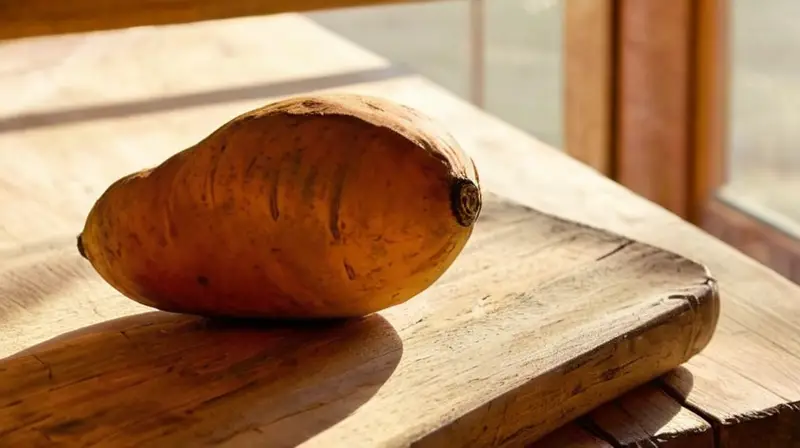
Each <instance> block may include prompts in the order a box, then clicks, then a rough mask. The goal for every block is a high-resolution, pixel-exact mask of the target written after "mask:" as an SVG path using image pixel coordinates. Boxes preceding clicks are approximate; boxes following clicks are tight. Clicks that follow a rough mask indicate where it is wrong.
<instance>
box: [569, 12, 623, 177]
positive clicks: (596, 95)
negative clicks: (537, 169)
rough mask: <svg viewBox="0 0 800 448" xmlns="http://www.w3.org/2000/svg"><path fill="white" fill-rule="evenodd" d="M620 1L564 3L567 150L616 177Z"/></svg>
mask: <svg viewBox="0 0 800 448" xmlns="http://www.w3.org/2000/svg"><path fill="white" fill-rule="evenodd" d="M616 5H617V0H604V1H597V0H565V1H564V54H563V58H564V84H565V89H564V106H563V107H564V118H563V120H564V141H565V146H564V149H565V150H566V152H567V153H568V154H569V155H571V156H572V157H575V158H576V159H578V160H580V161H581V162H583V163H586V164H587V165H589V166H591V167H593V168H594V169H596V170H597V171H599V172H600V173H602V174H604V175H606V176H610V177H613V176H614V150H613V149H614V147H613V123H614V99H615V97H614V86H613V79H614V73H613V70H615V59H614V32H615V31H614V20H613V19H614V14H615V9H616Z"/></svg>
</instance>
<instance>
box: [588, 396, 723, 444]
mask: <svg viewBox="0 0 800 448" xmlns="http://www.w3.org/2000/svg"><path fill="white" fill-rule="evenodd" d="M634 415H635V416H636V423H635V424H633V419H631V416H634ZM589 420H590V421H591V425H592V426H593V427H595V428H597V431H598V432H600V433H602V434H603V435H605V436H606V437H608V438H610V439H611V440H612V442H613V444H614V446H617V447H622V448H633V447H639V446H647V445H648V444H650V443H652V442H657V443H658V446H659V447H664V448H714V432H713V430H712V428H711V425H710V424H709V423H708V422H706V421H705V420H703V418H701V417H700V416H698V415H697V414H695V413H694V412H692V411H690V410H688V409H686V408H684V407H683V406H682V405H681V404H680V403H678V402H677V401H675V400H674V399H673V398H672V397H670V396H669V395H667V394H666V393H665V392H664V391H663V390H662V389H660V388H659V387H658V386H657V384H654V383H651V384H647V385H645V386H643V387H641V388H639V389H637V390H636V392H635V393H630V394H626V395H624V396H623V397H621V398H619V399H617V400H614V402H612V403H609V404H608V405H606V406H603V407H601V408H599V409H597V410H595V411H593V412H592V413H591V414H590V416H589Z"/></svg>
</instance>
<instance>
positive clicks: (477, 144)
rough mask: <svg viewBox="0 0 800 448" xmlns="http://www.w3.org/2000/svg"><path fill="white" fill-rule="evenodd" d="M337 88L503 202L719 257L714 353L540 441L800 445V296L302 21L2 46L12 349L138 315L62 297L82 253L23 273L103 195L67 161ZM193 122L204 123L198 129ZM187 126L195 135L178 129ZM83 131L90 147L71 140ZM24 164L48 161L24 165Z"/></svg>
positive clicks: (130, 154) (3, 313) (69, 291)
mask: <svg viewBox="0 0 800 448" xmlns="http://www.w3.org/2000/svg"><path fill="white" fill-rule="evenodd" d="M329 88H331V89H342V88H347V89H348V90H350V91H357V92H362V93H372V94H379V95H384V96H388V97H390V98H394V99H396V100H399V101H402V102H405V103H407V104H409V105H412V106H415V107H418V108H420V109H422V110H424V111H425V112H427V113H429V114H431V115H433V116H434V117H436V118H438V119H440V120H442V121H443V122H444V123H445V125H446V126H447V127H449V128H450V129H451V130H452V132H453V133H454V134H455V136H456V137H457V139H458V140H459V141H460V142H461V143H462V144H463V146H464V147H465V148H466V149H467V150H468V152H469V153H470V154H471V155H472V156H473V158H474V159H475V161H476V163H477V164H478V166H480V168H481V180H482V182H483V183H484V185H485V187H486V189H487V190H489V191H491V192H494V193H496V194H499V195H502V196H505V197H507V198H509V199H512V200H514V201H518V202H520V203H522V204H525V205H528V206H531V207H534V208H536V209H539V210H542V211H545V212H549V213H553V214H556V215H560V216H563V217H566V218H570V219H574V220H578V221H583V222H586V223H589V224H592V225H595V226H599V227H604V228H607V229H610V230H612V231H615V232H618V233H621V234H624V235H626V236H629V237H631V238H635V239H638V240H641V241H644V242H647V243H650V244H653V245H656V246H661V247H665V248H668V249H670V250H673V251H675V252H678V253H680V254H682V255H684V256H687V257H689V258H692V259H695V260H698V261H700V262H702V263H705V264H707V265H708V266H709V267H710V269H711V271H712V273H713V274H714V275H715V276H716V277H717V278H718V280H719V283H720V286H721V296H722V299H723V304H722V316H721V320H720V323H719V327H718V330H717V333H716V335H715V337H714V339H713V340H712V342H711V344H710V346H709V347H708V348H707V349H706V351H704V352H703V353H701V354H700V355H698V356H696V357H695V358H693V359H692V360H691V361H690V362H688V363H687V364H686V365H685V367H682V368H679V369H677V370H676V371H674V372H672V373H670V374H668V375H667V376H666V377H664V378H663V379H661V380H658V381H655V382H653V383H651V384H647V385H645V386H643V387H641V388H639V389H638V390H636V391H634V392H631V393H629V394H627V395H625V396H623V397H621V398H619V399H617V400H614V401H613V402H611V403H608V404H606V405H605V406H603V407H601V408H599V409H596V410H595V411H593V412H592V413H591V414H590V415H588V416H586V417H584V418H581V419H579V420H578V421H576V422H575V423H572V424H569V425H567V426H566V427H563V428H561V429H559V430H557V431H555V432H554V433H552V434H551V435H549V436H547V437H546V438H545V439H542V440H540V441H538V442H537V443H536V446H552V447H560V446H581V447H608V446H651V445H656V446H662V445H663V446H681V447H687V446H689V447H712V446H724V447H751V446H760V447H765V446H771V447H788V446H795V445H796V446H800V419H798V409H800V407H798V406H797V405H796V403H797V402H798V401H799V400H800V373H798V372H800V357H798V356H797V355H796V353H800V330H798V324H797V322H800V288H798V287H797V286H795V285H794V284H792V283H790V282H788V281H786V280H784V279H783V278H781V277H779V276H778V275H776V274H775V273H773V272H771V271H770V270H768V269H767V268H765V267H763V266H761V265H759V264H757V263H755V262H754V261H752V260H751V259H749V258H747V257H745V256H743V255H742V254H741V253H739V252H737V251H736V250H735V249H732V248H730V247H728V246H726V245H725V244H723V243H721V242H720V241H718V240H716V239H714V238H711V237H709V236H708V235H707V234H705V233H704V232H702V231H700V230H698V229H697V228H695V227H693V226H691V225H689V224H687V223H685V222H683V221H681V220H680V219H678V218H677V217H676V216H674V215H672V214H670V213H668V212H667V211H665V210H663V209H661V208H659V207H657V206H654V205H653V204H651V203H649V202H648V201H645V200H643V199H641V198H639V197H637V196H635V195H633V194H631V193H630V192H629V191H627V190H626V189H624V188H622V187H620V186H619V185H617V184H615V183H613V182H611V181H610V180H608V179H606V178H604V177H602V176H600V175H598V174H597V173H596V172H594V171H592V170H591V169H589V168H587V167H586V166H584V165H582V164H580V163H578V162H576V161H575V160H573V159H570V158H569V157H568V156H566V155H564V154H563V153H561V152H560V151H558V150H555V149H553V148H549V147H547V146H545V145H543V144H542V143H540V142H538V141H536V140H535V139H534V138H532V137H531V136H529V135H527V134H525V133H523V132H521V131H519V130H517V129H514V128H513V127H511V126H509V125H507V124H505V123H503V122H502V121H500V120H498V119H496V118H494V117H492V116H490V115H487V114H485V113H483V112H481V111H480V110H478V109H476V108H474V107H472V106H471V105H469V104H467V103H466V102H464V101H463V100H461V99H458V98H456V97H455V96H454V95H452V94H450V93H448V92H447V91H445V90H444V89H442V88H440V87H438V86H436V85H435V84H433V83H431V82H429V81H427V80H426V79H424V78H422V77H420V76H416V75H414V74H412V73H407V72H403V71H402V70H399V69H397V68H396V67H394V66H392V64H391V63H390V61H387V60H385V59H383V58H381V57H379V56H377V55H375V54H372V53H370V52H368V51H365V50H364V49H362V48H359V47H358V46H356V45H354V44H352V43H350V42H347V41H345V40H343V39H341V38H339V37H337V36H335V35H333V34H332V33H330V32H327V31H326V30H324V29H322V28H320V27H318V26H317V25H315V24H313V23H311V22H310V21H308V20H306V19H304V18H303V17H301V16H298V15H294V14H285V15H277V16H270V17H256V18H246V19H235V20H229V21H218V22H204V23H197V24H192V25H181V26H168V27H164V28H159V29H154V28H135V29H128V30H122V31H114V32H107V33H97V34H87V35H69V36H61V37H55V38H44V39H36V40H23V41H16V42H8V43H4V44H2V45H1V46H0V97H2V98H3V99H4V102H3V105H2V108H0V160H3V163H4V166H3V168H4V171H5V172H4V173H2V175H0V191H2V192H3V195H4V196H3V197H5V198H6V199H5V200H6V201H10V199H8V198H11V197H15V198H21V199H22V200H24V201H25V203H26V204H28V208H27V209H26V210H24V212H23V213H22V214H20V211H19V210H16V209H14V208H13V207H0V253H2V254H3V255H2V261H0V267H2V268H0V269H2V270H0V274H2V276H3V277H2V278H3V282H0V298H2V299H3V300H2V301H0V332H2V334H3V336H4V338H3V341H2V345H0V356H6V355H10V354H12V353H15V352H17V351H19V350H20V349H22V348H25V347H28V346H30V345H32V344H36V343H39V342H42V341H44V340H47V339H49V338H51V337H53V336H56V335H58V334H61V333H64V332H67V331H70V330H74V329H76V328H78V327H81V326H84V325H87V324H91V323H97V322H102V321H105V320H108V319H111V318H115V317H119V316H120V315H125V314H129V313H133V312H137V311H140V310H141V308H139V307H138V305H135V304H133V303H129V302H127V301H124V300H123V299H119V298H116V297H113V296H112V295H111V291H110V290H109V299H108V300H109V302H114V303H115V306H114V307H109V308H108V309H106V308H104V307H89V308H77V309H76V308H73V307H69V306H67V302H65V301H60V299H59V297H63V296H66V295H72V296H74V295H77V294H81V291H82V288H85V287H86V286H82V285H81V284H79V283H68V282H64V281H63V278H65V277H69V276H70V275H71V274H74V273H75V271H76V270H78V271H84V270H88V268H87V267H86V266H85V265H77V264H74V263H71V262H70V260H71V257H73V254H71V253H70V254H69V255H67V253H66V252H63V251H62V252H59V250H58V249H53V251H54V252H55V254H56V257H57V258H56V259H55V261H54V262H52V263H48V264H46V265H43V264H36V263H33V264H30V263H29V264H28V267H27V268H26V270H20V269H18V268H19V266H18V265H16V264H15V263H18V262H19V260H20V259H24V258H25V256H27V255H26V254H30V253H33V252H34V251H36V250H42V249H45V250H47V249H48V248H50V249H52V248H58V247H62V246H63V245H64V244H65V243H64V242H65V241H70V240H72V239H73V238H74V229H76V228H79V227H80V226H81V225H82V222H83V219H84V217H85V216H84V215H83V214H81V213H76V212H75V210H88V209H89V207H90V205H91V202H92V201H93V200H94V198H95V197H96V195H97V194H98V193H99V192H98V191H93V190H92V188H93V187H92V186H91V185H89V184H88V183H85V182H82V181H81V179H75V178H71V177H67V176H66V175H65V174H63V173H64V172H68V171H69V169H72V170H73V171H74V169H76V167H64V168H65V170H64V172H61V171H59V169H58V166H57V163H56V164H55V167H54V163H53V161H56V162H57V161H58V160H67V158H66V156H65V155H66V154H68V153H69V151H74V150H78V149H84V145H101V144H102V142H108V144H109V145H112V146H111V147H106V148H103V147H97V148H96V150H97V151H104V150H107V151H116V153H117V154H118V155H119V157H123V158H124V160H125V162H126V163H133V164H136V165H141V166H148V165H152V164H154V163H157V162H158V161H159V160H158V159H157V158H155V156H154V154H155V155H158V156H159V157H160V156H161V155H164V154H169V153H172V152H174V151H175V150H176V149H179V148H183V147H185V146H188V145H191V144H193V143H194V142H195V141H196V140H197V139H199V138H200V137H202V136H204V135H205V134H206V133H207V131H208V123H221V122H223V121H225V120H227V119H228V118H229V117H230V116H231V115H232V114H233V113H238V112H240V111H242V110H246V109H249V108H251V107H254V106H257V105H260V104H263V102H264V101H265V98H269V97H276V96H281V95H289V94H295V93H300V92H303V91H309V90H317V89H329ZM193 123H202V124H203V125H198V126H197V129H196V132H193V131H192V125H193ZM177 127H180V128H181V129H182V130H183V131H184V132H182V133H180V134H176V133H170V129H171V128H177ZM122 131H124V132H125V135H124V136H120V135H118V133H119V132H122ZM76 132H78V134H79V135H81V136H83V138H85V139H86V140H81V141H76V140H75V139H74V138H72V137H71V135H75V133H76ZM192 134H193V135H192ZM121 137H129V138H121ZM141 145H152V146H155V147H158V148H159V149H162V148H163V150H162V151H160V153H159V151H148V152H147V153H146V154H145V153H144V152H138V151H137V147H140V146H141ZM18 148H19V150H17V149H18ZM45 159H46V160H48V162H47V163H45ZM21 164H25V166H29V167H34V168H31V169H26V170H25V171H24V172H17V171H14V167H19V166H22V165H21ZM36 167H38V168H36ZM68 168H69V169H68ZM80 169H81V170H83V171H84V172H85V173H86V176H87V178H89V177H92V178H93V179H107V180H113V179H115V178H117V177H118V176H120V175H121V174H124V173H125V172H126V171H127V169H128V167H127V166H121V167H120V169H119V170H118V171H115V169H114V167H108V166H107V165H102V166H101V165H99V164H98V165H93V164H91V163H88V164H86V165H85V166H82V167H80ZM29 185H36V188H35V189H31V188H26V187H25V186H29ZM6 203H8V202H6ZM59 254H60V255H59ZM58 257H61V258H60V259H59V258H58ZM83 274H86V272H83ZM8 280H14V281H13V282H12V283H13V284H14V285H15V288H18V289H19V290H21V291H22V293H24V294H23V295H24V297H26V299H25V301H21V300H15V298H17V299H18V298H19V297H22V296H23V295H20V294H18V293H19V291H16V292H15V291H12V290H10V289H8V288H7V287H6V286H5V285H7V284H10V283H9V282H7V281H8ZM43 322H46V325H45V324H43ZM505 418H506V419H509V420H513V419H517V418H521V417H520V416H515V415H505ZM397 424H398V425H400V424H402V422H398V423H397Z"/></svg>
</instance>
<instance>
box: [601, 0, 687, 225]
mask: <svg viewBox="0 0 800 448" xmlns="http://www.w3.org/2000/svg"><path fill="white" fill-rule="evenodd" d="M693 12H694V11H693V8H692V1H691V0H674V1H670V2H648V1H639V0H621V3H620V10H619V21H618V23H619V27H620V31H619V32H620V38H619V49H618V51H619V68H618V73H619V75H618V78H617V80H616V85H617V122H616V126H617V127H616V133H617V141H616V143H617V151H616V153H617V177H616V179H617V180H618V181H619V182H620V183H621V184H623V185H625V186H626V187H628V188H630V189H631V190H633V191H634V192H636V193H637V194H639V195H641V196H644V197H645V198H647V199H650V200H651V201H653V202H655V203H656V204H659V205H661V206H663V207H665V208H667V209H668V210H670V211H672V212H673V213H676V214H677V215H679V216H681V217H684V218H685V217H688V215H689V206H688V201H689V197H690V193H691V191H690V186H691V181H692V171H691V170H690V167H691V165H690V160H689V154H688V152H687V151H686V148H687V147H689V146H690V145H691V143H692V142H691V139H692V133H691V130H692V128H691V114H690V103H689V101H690V95H691V90H690V89H691V83H690V82H689V79H690V78H689V75H690V71H691V70H692V67H693V65H692V62H693V60H692V55H693V53H692V50H691V46H690V41H691V36H692V34H691V30H692V26H693V22H692V17H693V15H692V14H693Z"/></svg>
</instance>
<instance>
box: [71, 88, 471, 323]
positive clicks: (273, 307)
mask: <svg viewBox="0 0 800 448" xmlns="http://www.w3.org/2000/svg"><path fill="white" fill-rule="evenodd" d="M480 209H481V190H480V186H479V181H478V173H477V170H476V168H475V166H474V164H473V162H472V160H471V159H470V158H469V157H468V156H467V155H466V154H465V153H464V152H463V151H462V149H461V148H460V147H459V145H458V144H457V143H456V141H455V140H454V139H453V138H452V137H451V136H450V135H449V134H448V133H447V132H446V131H444V130H442V129H441V128H439V127H438V126H437V125H436V124H435V123H434V122H433V121H432V120H431V119H429V118H427V117H426V116H424V115H422V114H421V113H420V112H418V111H415V110H413V109H411V108H408V107H406V106H403V105H400V104H397V103H394V102H391V101H388V100H386V99H381V98H376V97H368V96H361V95H354V94H319V95H305V96H298V97H294V98H290V99H285V100H281V101H276V102H274V103H271V104H268V105H266V106H265V107H263V108H260V109H256V110H252V111H249V112H247V113H244V114H242V115H240V116H238V117H236V118H234V119H232V120H231V121H229V122H228V123H226V124H224V125H223V126H221V127H220V128H218V129H217V130H215V131H214V132H213V133H211V134H210V135H209V136H208V137H206V138H205V139H203V140H202V141H200V142H199V143H197V144H196V145H194V146H192V147H190V148H187V149H184V150H182V151H180V152H178V153H176V154H175V155H173V156H172V157H170V158H168V159H167V160H165V161H164V162H163V163H161V164H160V165H158V166H156V167H154V168H151V169H147V170H143V171H139V172H136V173H132V174H130V175H128V176H125V177H123V178H121V179H119V180H118V181H116V182H114V183H113V184H112V185H111V186H110V187H109V188H108V189H107V190H106V191H105V192H104V193H103V194H102V195H101V196H100V198H99V199H98V200H97V202H96V203H95V204H94V206H93V207H92V209H91V211H90V212H89V215H88V217H87V219H86V223H85V227H84V229H83V231H82V233H81V234H80V236H79V237H78V249H79V250H80V252H81V254H83V256H84V257H85V258H86V259H88V260H89V262H91V264H92V266H93V267H94V269H95V270H96V271H97V272H98V273H99V274H100V275H101V276H102V277H103V278H104V279H105V280H106V281H107V282H108V283H109V284H111V285H112V286H113V287H114V288H116V289H117V290H118V291H120V292H121V293H122V294H124V295H125V296H127V297H129V298H131V299H133V300H136V301H138V302H140V303H143V304H146V305H149V306H152V307H155V308H158V309H161V310H165V311H172V312H181V313H190V314H199V315H206V316H238V317H269V318H326V317H348V316H361V315H366V314H369V313H372V312H375V311H378V310H381V309H384V308H387V307H390V306H393V305H397V304H400V303H403V302H405V301H406V300H408V299H410V298H412V297H413V296H415V295H417V294H418V293H420V292H421V291H423V290H424V289H426V288H427V287H429V286H430V285H431V284H432V283H433V282H434V281H435V280H436V279H437V278H439V277H440V276H441V275H442V274H443V273H444V272H445V270H446V269H448V267H449V266H450V265H451V264H452V262H453V261H454V259H455V258H456V257H457V256H458V254H459V253H460V252H461V250H462V249H463V247H464V245H465V244H466V242H467V240H468V238H469V237H470V235H471V233H472V229H473V225H474V223H475V221H476V219H477V218H478V215H479V213H480Z"/></svg>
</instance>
